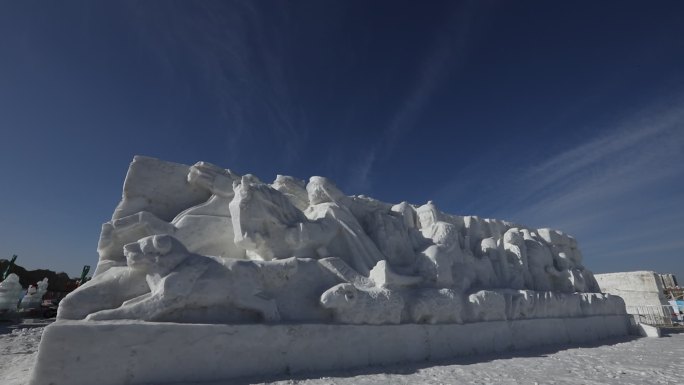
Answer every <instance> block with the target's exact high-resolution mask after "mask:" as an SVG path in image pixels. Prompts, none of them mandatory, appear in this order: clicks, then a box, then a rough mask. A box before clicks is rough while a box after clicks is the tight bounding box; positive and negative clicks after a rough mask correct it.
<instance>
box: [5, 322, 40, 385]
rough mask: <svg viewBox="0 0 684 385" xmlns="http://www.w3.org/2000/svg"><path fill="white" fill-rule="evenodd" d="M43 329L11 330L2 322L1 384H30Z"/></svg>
mask: <svg viewBox="0 0 684 385" xmlns="http://www.w3.org/2000/svg"><path fill="white" fill-rule="evenodd" d="M43 329H44V328H42V327H39V328H25V329H13V330H10V329H9V328H7V327H5V326H4V325H2V324H0V384H2V385H25V384H28V380H29V376H30V372H31V367H32V366H33V363H34V361H35V359H36V356H37V354H38V343H39V342H40V336H41V335H42V334H43Z"/></svg>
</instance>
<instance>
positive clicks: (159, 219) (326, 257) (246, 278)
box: [6, 157, 624, 324]
mask: <svg viewBox="0 0 684 385" xmlns="http://www.w3.org/2000/svg"><path fill="white" fill-rule="evenodd" d="M98 253H99V255H100V260H99V263H98V267H97V270H96V273H95V276H94V277H93V279H92V280H90V281H89V282H88V283H86V284H85V285H83V286H82V287H80V288H79V289H78V290H76V291H75V292H73V293H72V294H70V295H69V296H67V297H66V298H65V299H64V300H63V301H62V303H61V305H60V308H59V314H58V318H59V319H61V320H69V319H71V320H82V319H85V320H116V319H133V320H142V321H156V322H177V323H262V322H264V323H279V322H288V323H291V322H301V323H305V322H306V323H311V322H314V323H346V324H400V323H428V324H440V323H452V324H460V323H464V322H481V321H500V320H515V319H529V318H552V317H556V318H557V317H583V316H595V315H612V314H623V313H624V304H623V302H622V300H621V299H620V298H619V297H614V296H610V295H607V294H601V293H600V289H599V287H598V284H597V283H596V280H595V279H594V277H593V274H592V273H591V272H590V271H589V270H588V269H586V268H585V267H584V266H583V264H582V255H581V253H580V251H579V249H578V247H577V242H576V241H575V239H574V238H572V237H570V236H568V235H566V234H564V233H562V232H560V231H556V230H550V229H532V228H527V227H524V226H521V225H517V224H513V223H509V222H506V221H499V220H491V219H481V218H478V217H474V216H465V217H462V216H456V215H449V214H445V213H443V212H441V211H439V210H438V209H437V207H436V206H435V205H434V204H433V203H432V202H428V203H427V204H424V205H421V206H416V205H411V204H408V203H406V202H402V203H399V204H396V205H392V204H388V203H384V202H380V201H377V200H374V199H372V198H368V197H365V196H347V195H345V194H343V193H342V192H341V191H340V190H339V189H338V188H337V187H336V186H335V185H334V184H333V183H332V182H331V181H330V180H328V179H326V178H322V177H312V178H310V180H309V182H308V183H305V182H304V181H301V180H298V179H296V178H292V177H289V176H282V175H279V176H278V177H277V178H276V180H275V181H274V182H273V183H272V184H268V183H264V182H262V181H260V180H259V179H258V178H256V177H254V176H252V175H242V176H241V175H238V174H236V173H234V172H232V171H230V170H226V169H223V168H221V167H218V166H214V165H211V164H208V163H204V162H199V163H197V164H195V165H193V166H184V165H179V164H174V163H169V162H164V161H160V160H156V159H152V158H147V157H135V159H134V160H133V163H132V164H131V166H130V169H129V172H128V175H127V177H126V181H125V183H124V192H123V198H122V201H121V203H119V205H118V206H117V208H116V210H115V212H114V215H113V217H112V220H111V221H109V222H107V223H105V224H104V225H103V226H102V233H101V236H100V240H99V244H98ZM6 296H9V295H7V294H6Z"/></svg>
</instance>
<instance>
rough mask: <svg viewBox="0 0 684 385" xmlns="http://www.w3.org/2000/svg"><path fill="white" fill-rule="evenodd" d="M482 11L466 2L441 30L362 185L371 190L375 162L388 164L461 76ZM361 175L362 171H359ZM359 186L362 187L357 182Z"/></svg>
mask: <svg viewBox="0 0 684 385" xmlns="http://www.w3.org/2000/svg"><path fill="white" fill-rule="evenodd" d="M479 11H480V9H479V7H478V5H477V4H476V3H475V2H470V1H468V2H463V3H460V4H459V6H458V7H456V8H455V9H453V10H452V13H451V17H450V18H449V20H448V22H447V23H446V25H445V26H444V28H442V29H440V36H439V37H438V38H437V39H435V43H434V44H433V46H432V47H431V48H430V50H429V54H428V55H426V58H425V60H424V61H423V62H422V65H421V66H420V67H419V68H418V69H417V72H416V80H415V83H414V85H413V87H412V88H411V89H410V91H409V92H408V93H407V94H406V95H404V97H403V99H401V101H400V102H399V104H398V105H397V108H396V112H395V113H394V114H392V115H391V116H390V118H389V119H388V122H387V126H386V127H385V128H384V129H383V130H382V134H381V135H380V138H379V139H378V141H377V143H376V145H374V146H373V147H372V148H371V149H370V150H369V154H368V155H367V156H366V157H365V158H364V159H365V162H364V163H363V171H364V172H363V174H362V175H363V176H364V178H365V180H364V181H363V183H362V185H364V186H366V188H367V189H368V188H370V187H371V179H370V178H371V175H372V172H373V169H374V167H375V162H377V161H384V160H387V159H388V158H389V157H390V156H392V154H393V153H394V151H395V149H396V147H397V145H398V143H399V142H400V141H401V140H402V139H403V138H404V137H406V135H408V134H409V133H410V132H411V131H412V130H413V129H415V128H416V123H417V121H418V119H419V118H420V116H421V114H422V113H423V112H424V110H425V108H426V107H427V105H428V104H429V103H430V101H431V99H432V97H433V95H434V94H435V92H437V91H438V90H439V88H440V86H442V85H443V84H444V83H445V80H446V78H447V76H450V75H453V74H454V73H457V72H458V71H459V69H460V68H461V67H462V66H463V64H464V63H465V61H466V59H467V51H468V46H469V44H471V40H472V28H473V25H472V20H473V18H474V16H475V14H476V13H477V12H479ZM355 172H358V170H355ZM356 179H357V181H356V185H359V183H358V182H359V181H360V180H358V178H356Z"/></svg>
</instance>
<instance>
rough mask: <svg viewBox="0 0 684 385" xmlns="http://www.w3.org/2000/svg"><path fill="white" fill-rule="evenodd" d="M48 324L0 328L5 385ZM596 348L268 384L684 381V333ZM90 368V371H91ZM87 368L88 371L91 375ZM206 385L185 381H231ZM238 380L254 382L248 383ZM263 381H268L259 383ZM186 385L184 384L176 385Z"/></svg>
mask: <svg viewBox="0 0 684 385" xmlns="http://www.w3.org/2000/svg"><path fill="white" fill-rule="evenodd" d="M42 331H43V328H33V329H16V330H12V331H10V330H9V329H8V328H3V327H1V326H0V384H2V385H25V384H27V383H28V378H29V371H30V370H31V366H32V365H33V362H34V360H35V358H36V352H37V350H38V343H39V342H40V335H41V333H42ZM603 343H604V345H596V346H592V347H555V348H546V349H535V350H526V351H518V352H512V353H507V354H500V355H490V356H477V357H471V358H465V359H464V358H460V359H454V360H451V361H442V362H437V363H431V364H421V365H416V364H412V365H401V366H388V367H382V368H367V369H365V370H354V371H347V372H338V373H328V374H325V375H324V376H316V377H317V378H310V379H307V378H305V377H301V376H297V377H296V379H291V380H282V381H275V382H266V383H268V384H278V385H285V384H302V385H324V384H325V385H328V384H334V385H352V384H354V385H357V384H358V385H376V384H535V383H536V384H615V385H617V384H682V383H684V334H672V335H670V336H666V337H664V338H631V337H630V338H622V339H618V340H611V341H603ZM86 372H87V371H86ZM86 372H84V374H86ZM229 383H230V384H233V383H235V382H234V381H233V382H225V383H221V382H219V383H212V384H208V383H202V384H199V383H197V384H190V383H186V384H182V385H224V384H225V385H227V384H229ZM238 383H243V384H247V383H251V382H250V381H243V382H238ZM254 383H264V382H258V381H257V382H254ZM174 385H181V384H178V383H176V384H174Z"/></svg>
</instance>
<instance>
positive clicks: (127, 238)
mask: <svg viewBox="0 0 684 385" xmlns="http://www.w3.org/2000/svg"><path fill="white" fill-rule="evenodd" d="M238 178H239V177H238V176H237V175H235V174H234V173H232V172H231V171H230V170H226V169H223V168H220V167H218V166H215V165H212V164H210V163H206V162H198V163H196V164H195V165H193V166H192V167H190V171H189V173H188V176H187V181H188V183H191V184H194V185H196V186H199V187H202V188H204V189H207V190H209V191H210V192H211V194H212V195H211V196H210V197H209V199H208V200H207V201H206V202H204V203H202V204H199V205H196V206H193V207H190V208H188V209H186V210H184V211H182V212H181V213H179V214H178V215H176V217H175V218H174V219H173V220H172V221H171V222H170V223H169V222H166V221H164V220H162V219H159V218H158V217H157V216H155V215H154V214H152V213H149V212H147V211H141V212H139V213H137V214H133V215H129V216H126V217H123V218H119V219H115V220H113V221H111V222H107V223H105V224H104V225H103V226H102V235H101V236H100V243H99V245H98V252H99V253H100V256H101V258H102V259H105V260H107V259H111V260H113V261H116V262H118V263H116V264H118V265H123V264H124V256H123V255H122V254H121V250H122V248H123V245H125V244H128V243H130V242H134V241H136V240H138V239H140V238H142V237H145V236H149V235H153V234H172V235H173V236H174V237H176V238H178V239H179V240H180V241H181V242H183V244H184V245H186V246H187V247H188V248H189V249H190V250H192V251H193V252H196V253H200V254H205V255H214V256H219V257H225V258H246V255H245V251H244V249H242V248H240V247H237V246H236V245H235V243H234V240H233V238H234V234H233V224H232V221H231V216H230V209H229V204H230V201H231V200H232V199H233V182H234V181H236V180H237V179H238ZM100 265H103V261H102V260H101V261H100V264H99V265H98V274H99V273H100V272H101V271H102V270H103V269H102V268H101V266H100Z"/></svg>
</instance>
